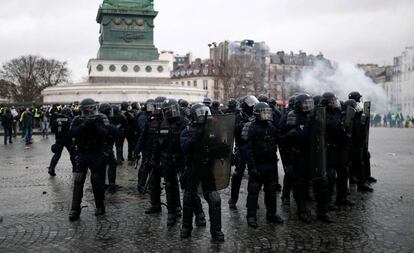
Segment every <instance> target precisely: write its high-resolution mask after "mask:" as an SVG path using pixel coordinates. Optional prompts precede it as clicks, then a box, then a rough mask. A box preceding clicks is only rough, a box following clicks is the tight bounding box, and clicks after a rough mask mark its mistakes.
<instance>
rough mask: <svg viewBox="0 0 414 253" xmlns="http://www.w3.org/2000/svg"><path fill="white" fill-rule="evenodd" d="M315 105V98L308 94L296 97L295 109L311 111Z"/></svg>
mask: <svg viewBox="0 0 414 253" xmlns="http://www.w3.org/2000/svg"><path fill="white" fill-rule="evenodd" d="M314 107H315V105H314V102H313V99H312V97H311V96H310V95H308V94H300V95H297V96H296V99H295V109H294V110H295V111H297V112H304V113H309V112H311V111H312V110H313V108H314Z"/></svg>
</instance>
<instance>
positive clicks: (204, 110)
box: [190, 103, 211, 123]
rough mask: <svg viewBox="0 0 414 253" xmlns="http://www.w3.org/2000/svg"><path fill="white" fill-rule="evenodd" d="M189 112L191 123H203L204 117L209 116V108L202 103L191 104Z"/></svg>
mask: <svg viewBox="0 0 414 253" xmlns="http://www.w3.org/2000/svg"><path fill="white" fill-rule="evenodd" d="M190 113H191V119H192V121H193V123H204V122H205V118H206V117H211V111H210V108H209V107H208V106H206V105H205V104H203V103H198V104H195V105H193V106H192V107H191V110H190Z"/></svg>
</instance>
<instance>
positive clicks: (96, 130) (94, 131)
mask: <svg viewBox="0 0 414 253" xmlns="http://www.w3.org/2000/svg"><path fill="white" fill-rule="evenodd" d="M80 110H81V116H77V117H75V118H74V119H73V121H72V125H71V127H70V135H71V137H73V138H74V139H75V145H76V152H77V165H76V166H75V171H74V173H73V178H74V184H73V199H72V208H71V211H70V214H69V219H70V220H71V221H74V220H77V219H79V216H80V213H81V202H82V196H83V185H84V184H85V180H86V173H87V171H88V169H90V171H91V183H92V190H93V195H94V197H95V206H96V210H95V216H99V215H103V214H104V213H105V205H104V198H105V182H104V181H103V179H104V178H105V176H104V173H105V157H104V155H103V150H104V143H105V137H106V135H107V133H108V126H109V120H108V118H107V117H106V116H105V115H104V114H99V113H98V110H97V103H96V102H95V101H94V100H93V99H90V98H87V99H84V100H83V101H82V102H81V104H80Z"/></svg>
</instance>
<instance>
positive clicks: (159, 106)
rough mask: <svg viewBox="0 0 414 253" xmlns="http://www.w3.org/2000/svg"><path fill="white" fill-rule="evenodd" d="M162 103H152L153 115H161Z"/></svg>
mask: <svg viewBox="0 0 414 253" xmlns="http://www.w3.org/2000/svg"><path fill="white" fill-rule="evenodd" d="M163 103H164V102H155V103H154V111H153V113H154V114H161V113H162V104H163Z"/></svg>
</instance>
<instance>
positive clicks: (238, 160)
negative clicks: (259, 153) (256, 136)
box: [228, 96, 259, 209]
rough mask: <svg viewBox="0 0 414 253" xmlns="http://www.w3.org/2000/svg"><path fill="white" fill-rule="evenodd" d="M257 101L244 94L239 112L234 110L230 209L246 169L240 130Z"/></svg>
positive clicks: (251, 114) (233, 207) (237, 196)
mask: <svg viewBox="0 0 414 253" xmlns="http://www.w3.org/2000/svg"><path fill="white" fill-rule="evenodd" d="M257 103H259V101H258V100H257V98H256V97H255V96H245V97H242V98H241V100H240V105H241V112H236V123H235V129H234V138H235V144H236V145H235V151H234V160H235V165H236V166H235V170H234V172H233V175H232V177H231V197H230V199H229V201H228V204H229V207H230V208H231V209H235V208H236V203H237V201H238V199H239V192H240V186H241V182H242V179H243V175H244V171H245V170H246V155H245V153H244V148H245V145H246V144H247V143H246V140H243V139H242V130H243V127H244V125H245V124H246V123H248V122H250V121H251V120H253V107H254V106H255V105H256V104H257Z"/></svg>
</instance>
